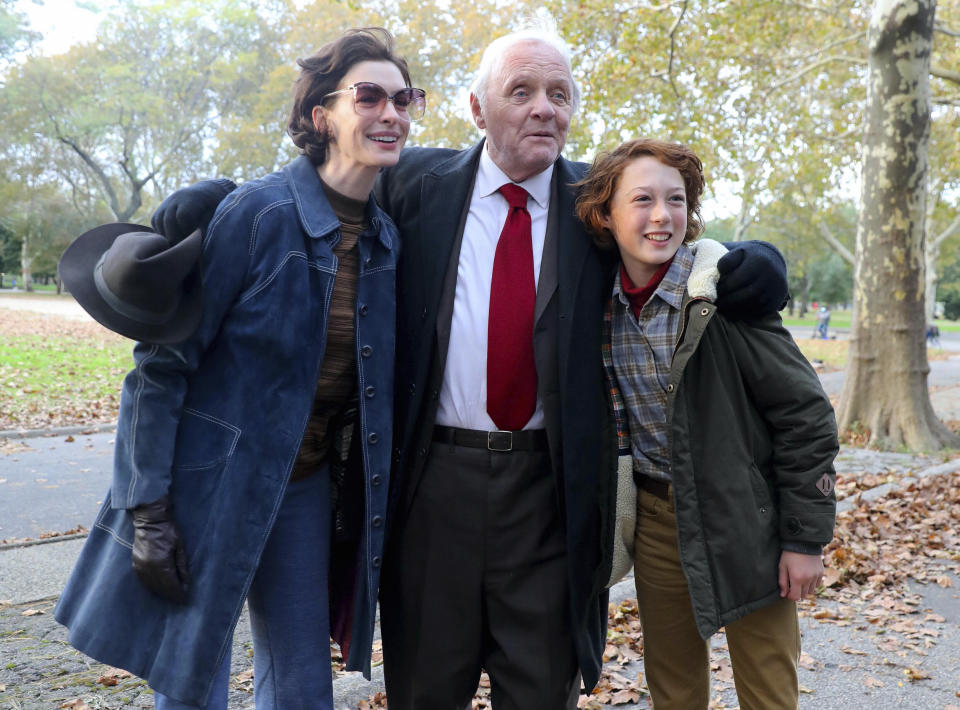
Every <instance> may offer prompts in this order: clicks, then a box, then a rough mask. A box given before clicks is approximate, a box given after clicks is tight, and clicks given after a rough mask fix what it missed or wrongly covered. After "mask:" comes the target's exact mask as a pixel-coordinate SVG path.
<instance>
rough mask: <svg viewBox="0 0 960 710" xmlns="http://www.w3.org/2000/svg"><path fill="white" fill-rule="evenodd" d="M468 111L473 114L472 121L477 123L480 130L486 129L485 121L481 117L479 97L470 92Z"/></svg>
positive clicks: (481, 110)
mask: <svg viewBox="0 0 960 710" xmlns="http://www.w3.org/2000/svg"><path fill="white" fill-rule="evenodd" d="M470 112H471V113H472V114H473V122H474V123H476V124H477V128H479V129H480V130H481V131H483V130H486V128H487V122H486V121H485V120H484V118H483V109H482V108H480V99H478V98H477V97H476V96H474V95H473V93H472V92H471V94H470Z"/></svg>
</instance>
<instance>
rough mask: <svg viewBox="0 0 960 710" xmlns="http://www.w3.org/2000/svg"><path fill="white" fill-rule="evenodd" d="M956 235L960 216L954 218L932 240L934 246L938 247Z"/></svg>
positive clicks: (959, 228)
mask: <svg viewBox="0 0 960 710" xmlns="http://www.w3.org/2000/svg"><path fill="white" fill-rule="evenodd" d="M957 233H960V214H958V215H957V216H956V218H955V219H954V220H953V221H952V222H951V223H950V224H949V225H948V226H947V228H946V229H944V230H943V231H942V232H940V234H938V235H937V236H935V237H934V238H933V244H934V246H936V247H939V246H940V245H941V244H942V243H943V242H944V241H945V240H947V239H949V238H950V237H952V236H953V235H954V234H957Z"/></svg>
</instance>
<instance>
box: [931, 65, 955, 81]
mask: <svg viewBox="0 0 960 710" xmlns="http://www.w3.org/2000/svg"><path fill="white" fill-rule="evenodd" d="M930 76H935V77H937V78H938V79H944V80H946V81H951V82H953V83H954V84H960V72H955V71H949V70H947V69H941V68H940V67H930Z"/></svg>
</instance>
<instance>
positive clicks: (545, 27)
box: [470, 13, 580, 113]
mask: <svg viewBox="0 0 960 710" xmlns="http://www.w3.org/2000/svg"><path fill="white" fill-rule="evenodd" d="M523 42H541V43H543V44H546V45H548V46H550V47H553V48H554V49H555V50H557V52H558V53H559V54H560V56H561V57H562V58H563V61H564V63H565V64H566V65H567V73H568V74H569V75H570V84H571V86H572V88H573V96H572V97H571V105H572V107H573V111H574V113H576V111H577V109H578V108H579V107H580V87H579V86H577V82H576V81H575V80H574V78H573V70H572V69H571V65H570V46H569V45H568V44H567V43H566V42H565V41H564V40H563V38H562V37H560V35H559V34H557V25H556V22H554V20H553V18H552V17H550V16H549V15H547V14H545V13H538V14H537V15H536V16H535V17H531V18H529V19H528V20H526V21H525V22H524V23H523V26H522V27H521V28H520V29H518V30H516V31H514V32H511V33H510V34H506V35H503V36H502V37H497V39H495V40H493V41H492V42H491V43H490V44H489V45H487V48H486V49H485V50H483V57H482V58H481V59H480V68H479V69H478V70H477V75H476V77H475V78H474V80H473V84H471V85H470V93H472V94H473V95H474V96H476V97H477V101H479V102H480V108H482V109H485V108H486V106H487V85H488V84H489V82H490V77H492V76H495V75H496V74H497V73H498V72H499V71H500V68H501V66H502V65H503V56H504V55H505V54H506V53H507V50H509V49H510V48H511V47H513V46H515V45H517V44H521V43H523Z"/></svg>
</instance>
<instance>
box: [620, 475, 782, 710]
mask: <svg viewBox="0 0 960 710" xmlns="http://www.w3.org/2000/svg"><path fill="white" fill-rule="evenodd" d="M671 495H672V491H671ZM635 543H636V547H635V550H636V552H635V557H634V564H635V567H634V576H635V581H636V585H637V602H638V606H639V609H640V623H641V625H642V626H643V649H644V651H643V655H644V669H645V671H646V679H647V686H648V687H649V689H650V695H651V697H652V699H653V704H654V707H655V708H656V710H699V709H700V708H703V709H704V710H705V709H706V708H707V706H708V703H709V701H710V654H709V650H710V649H709V642H708V641H704V640H703V639H702V638H700V634H699V633H698V632H697V628H696V625H695V624H694V619H693V608H692V606H691V602H690V592H689V589H688V587H687V579H686V577H685V576H684V574H683V570H682V568H681V566H680V555H679V552H678V549H677V519H676V514H675V512H674V508H673V502H672V498H671V500H670V501H665V500H662V499H660V498H657V497H656V496H654V495H653V494H652V493H649V492H647V491H645V490H639V491H638V492H637V529H636V536H635ZM726 633H727V645H728V647H729V649H730V660H731V663H732V665H733V679H734V683H735V684H736V688H737V697H738V698H739V701H740V708H741V710H777V709H780V708H783V709H784V710H786V709H788V708H789V709H790V710H795V709H796V708H797V703H798V697H799V686H798V681H797V663H798V662H799V660H800V627H799V624H798V622H797V607H796V604H795V603H794V602H792V601H790V600H788V599H783V600H780V601H778V602H777V603H775V604H772V605H771V606H768V607H766V608H764V609H760V610H758V611H755V612H753V613H751V614H748V615H747V616H745V617H743V618H741V619H738V620H737V621H735V622H733V623H731V624H728V625H727V627H726Z"/></svg>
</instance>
